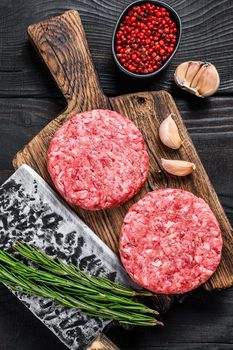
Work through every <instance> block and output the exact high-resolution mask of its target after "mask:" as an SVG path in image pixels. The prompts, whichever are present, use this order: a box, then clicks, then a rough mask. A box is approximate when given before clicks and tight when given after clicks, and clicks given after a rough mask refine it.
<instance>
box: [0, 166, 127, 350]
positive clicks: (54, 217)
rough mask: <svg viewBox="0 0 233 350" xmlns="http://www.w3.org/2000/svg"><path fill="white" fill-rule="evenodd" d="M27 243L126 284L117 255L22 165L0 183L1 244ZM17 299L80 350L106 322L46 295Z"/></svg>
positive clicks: (37, 176)
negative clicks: (52, 299)
mask: <svg viewBox="0 0 233 350" xmlns="http://www.w3.org/2000/svg"><path fill="white" fill-rule="evenodd" d="M15 241H20V242H27V243H30V244H33V245H34V246H36V247H37V248H39V249H41V250H43V251H45V252H46V253H47V254H49V255H50V256H51V257H53V258H55V257H58V258H59V259H61V260H63V261H64V262H67V263H72V264H74V265H76V266H78V267H79V268H80V269H81V270H83V271H85V272H87V273H90V274H95V275H100V276H105V277H108V278H110V279H111V280H115V281H119V282H121V283H124V284H130V283H131V282H130V280H129V278H128V277H127V275H126V273H125V271H124V270H123V268H122V267H121V265H120V262H119V260H118V258H117V256H116V255H115V254H114V253H113V252H112V251H111V250H110V249H109V248H108V247H107V246H106V245H105V244H104V243H103V242H102V241H101V240H100V239H99V238H98V237H97V236H96V235H95V234H94V233H93V231H91V230H90V228H88V227H87V226H86V225H85V224H84V223H83V222H82V221H81V220H80V219H79V218H78V217H77V215H76V214H74V213H73V212H72V211H71V210H70V209H69V208H68V207H67V206H66V205H65V204H64V203H63V202H62V201H61V200H60V199H59V198H58V196H57V195H56V194H55V192H54V191H53V190H52V189H51V188H50V187H49V186H48V185H47V183H45V181H44V180H43V179H42V178H41V177H40V176H39V175H38V174H37V173H36V172H35V171H33V170H32V169H31V168H30V167H28V166H26V165H23V166H21V167H20V168H19V169H18V170H17V171H16V172H15V173H14V174H13V175H12V176H11V177H10V178H9V179H8V180H7V181H6V182H5V183H4V184H3V185H2V186H1V187H0V248H1V249H10V247H11V246H12V244H13V243H14V242H15ZM16 295H17V296H18V298H19V299H20V300H21V301H22V302H23V303H24V304H25V305H26V306H27V307H28V308H29V309H30V310H31V311H32V312H33V313H34V314H35V315H36V316H37V317H38V318H39V319H40V320H41V321H42V322H43V323H44V324H45V325H46V326H47V327H49V329H50V330H51V331H52V332H53V333H55V334H56V335H57V336H58V338H59V339H60V340H61V341H62V342H63V343H64V344H65V345H66V346H67V347H68V348H70V349H72V350H73V349H75V350H81V349H84V348H85V346H86V345H87V344H88V343H89V342H90V341H91V340H92V339H93V337H95V336H96V335H97V334H98V333H99V332H101V331H102V330H103V329H104V327H105V326H106V325H107V324H109V322H111V321H108V320H102V319H95V318H91V317H88V316H85V315H83V314H82V313H81V312H79V310H77V309H66V308H64V307H60V306H57V305H55V304H54V303H52V302H51V301H50V300H48V299H44V298H38V297H29V296H26V295H22V294H20V293H16Z"/></svg>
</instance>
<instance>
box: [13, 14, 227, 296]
mask: <svg viewBox="0 0 233 350" xmlns="http://www.w3.org/2000/svg"><path fill="white" fill-rule="evenodd" d="M28 32H29V36H30V38H31V40H32V42H33V44H34V45H35V48H36V49H37V51H38V52H39V54H40V55H41V56H42V58H43V59H44V61H45V63H46V64H47V66H48V68H49V69H50V71H51V73H52V75H53V77H54V79H55V81H56V83H57V85H58V86H59V88H60V90H61V91H62V93H63V95H64V97H65V98H66V100H67V109H66V110H65V112H63V113H62V114H60V115H59V116H58V117H57V118H55V119H54V120H53V121H52V122H50V123H49V124H48V125H47V126H46V127H45V128H44V129H43V130H42V131H41V132H40V133H39V134H38V135H37V136H36V137H35V138H34V139H33V140H32V141H31V142H30V143H29V144H28V145H26V146H25V147H24V148H23V150H22V151H19V152H18V154H17V155H16V157H15V158H14V161H13V164H14V167H15V168H18V167H19V166H20V165H22V164H25V163H26V164H28V165H30V166H31V167H32V168H33V169H34V170H36V171H37V172H38V173H39V174H40V175H41V176H42V177H43V178H44V179H45V180H46V181H47V182H48V183H50V184H51V185H53V184H52V181H51V179H50V177H49V174H48V171H47V167H46V156H47V150H48V147H49V143H50V141H51V139H52V137H53V135H54V133H55V131H56V130H57V129H58V128H59V126H60V125H61V124H62V123H63V122H64V121H66V120H68V119H69V118H70V116H71V115H73V114H74V113H79V112H82V111H85V110H89V109H93V108H110V106H111V107H112V108H113V109H114V110H117V111H119V112H121V113H123V114H124V115H126V116H127V117H128V118H129V119H131V120H132V121H133V122H134V123H135V124H136V125H137V126H138V128H139V130H141V132H142V134H143V136H144V139H145V141H146V144H147V149H148V153H149V175H148V179H147V181H146V184H145V185H144V186H143V188H142V190H141V191H140V192H139V193H138V194H137V195H136V196H135V197H134V198H133V199H131V200H130V201H128V202H127V203H125V204H123V205H121V206H119V207H117V208H114V209H111V210H105V211H97V212H96V211H94V212H93V211H87V210H84V209H82V208H80V207H75V206H72V207H73V209H74V210H75V211H76V212H77V214H78V215H79V217H81V218H82V219H83V220H84V222H86V224H87V225H88V226H90V227H91V228H92V229H93V231H94V232H95V233H96V234H97V235H98V236H99V237H100V238H101V239H102V240H103V241H104V242H105V243H106V244H107V245H108V246H109V247H110V248H111V249H112V250H113V251H115V252H116V253H118V237H119V233H120V230H121V226H122V223H123V220H124V217H125V214H126V213H127V211H128V209H129V208H130V207H131V205H132V204H133V203H135V202H137V201H138V199H139V198H141V197H142V195H143V194H145V193H147V192H148V191H151V190H155V189H158V188H164V187H175V188H182V189H185V190H188V191H191V192H193V193H194V194H195V195H197V196H199V197H202V198H203V199H204V200H205V201H206V202H207V203H209V205H210V207H211V209H212V210H213V212H214V213H215V216H216V217H217V219H218V222H219V224H220V227H221V231H222V235H223V241H224V245H223V252H222V260H221V264H220V265H219V267H218V269H217V271H216V273H215V274H214V275H213V276H212V277H211V278H210V279H209V281H208V282H207V283H205V285H204V287H205V288H206V289H208V290H211V289H220V288H227V287H230V286H232V285H233V254H232V252H233V238H232V228H231V226H230V223H229V222H228V220H227V217H226V215H225V213H224V210H223V208H222V207H221V204H220V202H219V200H218V197H217V195H216V193H215V191H214V188H213V187H212V185H211V183H210V181H209V179H208V176H207V174H206V172H205V170H204V168H203V166H202V163H201V161H200V159H199V157H198V155H197V153H196V150H195V148H194V145H193V143H192V141H191V139H190V137H189V135H188V133H187V130H186V128H185V126H184V124H183V121H182V118H181V116H180V115H179V112H178V110H177V108H176V105H175V103H174V101H173V99H172V97H171V96H170V95H169V94H168V93H167V92H162V91H160V92H152V93H149V92H143V93H137V94H131V95H125V96H118V97H114V98H111V99H110V100H109V101H108V99H107V97H105V96H104V95H103V93H102V90H101V88H100V86H99V83H98V78H97V76H96V73H95V70H94V67H93V64H92V60H91V56H90V52H89V50H88V44H87V41H86V38H85V33H84V30H83V26H82V23H81V20H80V17H79V15H78V12H77V11H73V10H72V11H67V12H65V13H64V14H62V15H61V16H57V17H53V18H52V19H48V20H45V21H42V22H39V23H38V24H35V25H31V26H30V27H29V30H28ZM170 113H172V114H174V119H175V121H176V123H177V125H178V128H179V132H180V135H181V138H182V140H183V145H182V147H181V148H180V150H178V151H174V150H171V149H168V148H167V147H164V146H163V145H162V143H161V142H160V140H159V136H158V129H159V125H160V123H161V122H162V121H163V120H164V119H165V118H166V117H167V116H168V115H169V114H170ZM161 158H166V159H183V160H187V161H191V162H193V163H194V164H195V165H196V167H197V170H196V171H195V172H194V174H193V175H190V176H187V177H185V178H179V177H173V176H168V174H166V172H164V171H163V170H162V168H161V165H160V162H161ZM159 299H163V296H159ZM165 302H166V298H165Z"/></svg>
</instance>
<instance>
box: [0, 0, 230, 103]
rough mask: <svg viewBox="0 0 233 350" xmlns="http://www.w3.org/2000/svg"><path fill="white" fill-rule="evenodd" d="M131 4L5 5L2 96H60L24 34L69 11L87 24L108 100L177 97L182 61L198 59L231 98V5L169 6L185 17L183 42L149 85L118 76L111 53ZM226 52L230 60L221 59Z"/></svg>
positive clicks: (195, 1)
mask: <svg viewBox="0 0 233 350" xmlns="http://www.w3.org/2000/svg"><path fill="white" fill-rule="evenodd" d="M129 3H130V0H115V1H111V2H110V1H109V0H92V1H91V0H89V1H87V0H78V1H77V0H66V1H61V0H47V1H44V0H37V1H33V0H28V1H25V0H17V5H16V1H15V2H14V1H13V0H1V2H0V10H1V13H3V14H6V16H5V15H3V16H1V17H0V26H1V29H2V30H1V40H2V45H1V47H0V49H1V55H0V81H1V85H0V95H2V96H6V97H8V96H9V95H10V96H26V97H28V96H31V97H33V96H36V97H41V96H59V93H58V91H57V90H55V89H54V86H53V84H52V83H51V79H49V77H48V74H47V72H46V69H45V68H44V67H43V65H42V64H41V63H40V61H39V59H38V57H36V54H35V53H33V52H32V51H29V50H28V42H27V35H26V31H27V27H28V26H29V25H30V24H31V23H36V22H38V21H40V20H42V19H43V18H48V17H50V16H51V17H52V16H55V15H58V14H60V13H62V12H64V11H66V10H68V9H71V8H73V9H77V10H78V11H79V12H80V14H81V17H82V18H83V23H84V28H85V31H86V34H87V38H88V42H89V44H90V49H91V53H92V56H93V59H94V64H95V67H96V68H97V71H98V73H99V76H100V82H101V86H102V87H103V88H104V92H105V93H106V94H107V95H120V94H124V93H128V92H129V91H130V92H133V91H141V90H145V89H146V90H154V89H166V90H169V91H170V92H172V93H173V94H174V93H178V90H177V89H176V88H174V85H173V83H172V75H173V73H174V70H175V67H176V66H177V64H179V63H180V62H182V61H185V60H190V59H191V60H192V59H195V60H199V59H200V58H201V59H203V60H208V61H212V62H213V63H215V64H216V66H217V67H218V69H219V71H220V76H221V79H222V84H221V88H220V90H219V93H220V94H223V93H231V92H233V81H232V78H231V71H232V66H233V47H232V28H233V16H232V13H233V2H232V1H231V0H221V1H214V0H210V1H203V0H188V1H187V0H179V1H177V0H167V3H168V4H170V5H172V6H174V8H175V9H176V10H177V11H178V13H179V14H180V16H181V20H182V23H183V36H182V41H181V45H180V47H179V51H178V53H177V55H176V57H175V59H174V60H173V62H172V63H171V65H170V66H169V67H168V68H167V69H166V70H165V71H164V72H163V73H162V74H161V75H159V76H158V77H156V79H152V80H151V81H150V82H148V81H147V82H142V81H140V82H139V81H136V82H135V81H132V80H131V79H128V78H126V77H125V76H124V75H123V74H121V73H120V72H119V70H117V68H116V67H115V64H114V62H113V59H112V55H111V50H110V47H111V36H112V32H113V29H114V25H115V23H116V19H117V17H118V16H119V14H120V13H121V11H122V10H123V8H124V7H125V6H126V5H128V4H129ZM13 4H14V6H13ZM223 52H225V53H226V54H225V55H223V54H222V53H223ZM39 67H40V68H39ZM38 71H40V74H39V75H38ZM9 81H10V82H11V86H9Z"/></svg>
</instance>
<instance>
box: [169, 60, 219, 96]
mask: <svg viewBox="0 0 233 350" xmlns="http://www.w3.org/2000/svg"><path fill="white" fill-rule="evenodd" d="M174 80H175V82H176V84H177V85H178V86H179V87H180V88H182V89H184V90H187V91H189V92H191V93H192V94H195V95H196V96H198V97H207V96H211V95H213V94H214V93H215V92H216V91H217V90H218V87H219V84H220V78H219V74H218V71H217V69H216V67H215V66H214V65H213V64H211V63H208V62H199V61H189V62H184V63H181V64H180V65H179V66H178V67H177V68H176V71H175V74H174Z"/></svg>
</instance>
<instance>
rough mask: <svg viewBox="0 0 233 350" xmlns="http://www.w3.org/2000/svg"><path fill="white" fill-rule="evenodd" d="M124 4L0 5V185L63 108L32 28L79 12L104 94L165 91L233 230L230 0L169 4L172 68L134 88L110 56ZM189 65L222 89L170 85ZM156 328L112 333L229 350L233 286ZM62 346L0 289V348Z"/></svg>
mask: <svg viewBox="0 0 233 350" xmlns="http://www.w3.org/2000/svg"><path fill="white" fill-rule="evenodd" d="M129 2H130V1H129V0H66V1H65V0H63V1H62V0H35V1H33V0H27V1H26V0H0V183H2V182H3V181H4V180H5V179H6V178H7V177H8V176H9V175H10V174H11V173H12V172H13V169H12V165H11V160H12V158H13V156H14V154H15V153H16V152H17V151H18V150H19V149H20V148H21V147H22V146H23V145H24V144H25V143H27V142H28V141H29V140H30V139H31V138H32V137H33V136H34V135H35V134H36V133H37V132H38V131H39V130H40V129H41V128H42V127H43V126H45V125H46V124H47V123H48V122H49V121H50V120H51V119H52V118H53V117H54V116H56V115H57V114H58V113H59V112H60V111H61V110H62V109H63V108H64V106H65V102H64V100H63V97H62V96H61V94H60V93H59V91H58V89H57V88H56V86H55V85H54V83H53V81H52V79H51V77H50V76H49V74H48V72H47V70H46V69H45V67H44V65H43V64H42V63H41V62H40V60H39V58H38V56H37V54H36V53H35V52H34V50H33V49H32V47H31V46H30V44H29V43H28V39H27V34H26V29H27V27H28V25H29V24H31V23H33V22H36V21H39V20H41V19H43V18H47V17H50V16H54V15H57V14H60V13H61V12H63V11H65V10H68V9H70V8H75V9H78V10H79V12H80V14H81V17H82V20H83V24H84V27H85V30H86V34H87V38H88V41H89V45H90V49H91V52H92V55H93V60H94V63H95V65H96V68H97V71H98V73H99V77H100V81H101V85H102V88H103V90H104V91H105V93H106V94H107V95H119V94H123V93H129V92H132V91H141V90H158V89H166V90H168V91H169V92H171V93H172V94H173V96H174V98H175V100H176V102H177V105H178V107H179V109H180V111H181V115H182V116H183V118H184V120H185V123H186V125H187V127H188V129H189V131H190V134H191V136H192V139H193V141H194V143H195V145H196V147H197V149H198V151H199V155H200V157H201V159H202V161H203V163H204V165H205V167H206V170H207V172H208V174H209V176H210V179H211V180H212V182H213V184H214V186H215V188H216V191H217V193H218V195H219V197H220V200H221V202H222V204H223V206H224V209H225V211H226V213H227V215H228V218H229V219H230V221H231V223H232V224H233V202H232V201H233V98H232V95H233V1H232V0H221V1H216V0H170V1H169V0H167V2H168V3H169V4H170V5H173V6H174V7H175V9H176V10H177V11H178V13H179V14H180V16H181V19H182V23H183V37H182V41H181V45H180V48H179V50H178V53H177V55H176V57H175V59H174V60H173V61H172V63H171V65H170V66H169V67H168V68H167V69H166V70H165V71H164V72H163V73H161V75H160V76H159V77H156V78H154V79H153V80H151V81H138V82H135V81H132V80H130V79H129V78H128V77H125V76H123V75H122V73H120V72H119V71H118V70H117V68H116V67H115V65H114V62H113V59H112V56H111V36H112V32H113V28H114V24H115V21H116V19H117V16H118V15H119V14H120V12H121V11H122V10H123V8H124V7H125V6H126V5H127V4H128V3H129ZM186 60H207V61H210V62H213V63H214V64H215V65H216V66H217V68H218V70H219V73H220V77H221V87H220V89H219V91H218V93H217V94H216V95H215V96H214V97H211V98H208V99H205V100H204V99H203V100H202V99H198V98H196V97H194V96H190V95H188V94H187V93H185V92H182V91H180V90H179V89H178V88H176V87H175V86H174V84H173V81H172V76H173V73H174V70H175V67H176V66H177V65H178V64H179V63H180V62H182V61H186ZM164 321H165V327H164V328H163V329H161V328H160V329H155V328H153V329H151V328H150V329H144V328H137V329H133V330H130V331H125V330H123V329H121V328H120V327H118V328H115V329H111V330H110V331H109V332H108V335H109V336H110V337H111V339H112V340H113V341H114V342H115V343H116V344H117V345H119V346H120V347H121V349H122V350H130V349H131V350H133V349H141V350H152V349H161V350H171V349H172V350H186V349H187V350H194V349H195V350H196V349H205V350H209V349H211V350H230V349H233V289H231V290H226V291H222V292H219V293H214V294H208V293H204V292H203V291H200V290H199V291H196V292H194V293H192V294H191V295H190V297H189V298H188V299H186V300H185V301H184V302H183V303H182V304H177V305H175V306H174V307H173V309H172V310H171V311H170V312H169V313H168V314H167V315H166V316H165V317H164ZM39 349H40V350H50V349H52V350H55V349H56V350H62V349H64V350H65V349H66V348H65V347H64V345H62V344H61V343H60V342H59V341H58V340H57V339H56V337H55V336H53V335H52V334H51V333H50V331H48V330H47V329H46V327H45V326H44V325H42V324H41V323H40V321H38V320H37V319H36V318H34V316H33V315H31V313H30V312H29V311H28V310H26V308H25V307H24V306H23V305H21V303H20V302H19V301H18V300H17V299H16V298H15V297H13V296H12V295H11V294H10V292H8V291H7V289H6V288H5V287H2V286H1V287H0V350H39Z"/></svg>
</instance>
